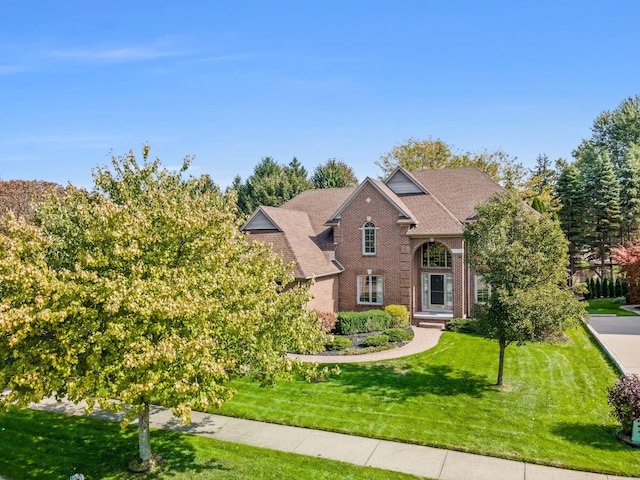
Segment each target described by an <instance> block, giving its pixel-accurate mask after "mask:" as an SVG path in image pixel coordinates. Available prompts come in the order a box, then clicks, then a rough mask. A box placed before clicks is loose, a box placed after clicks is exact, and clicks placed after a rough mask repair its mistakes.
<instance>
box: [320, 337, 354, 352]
mask: <svg viewBox="0 0 640 480" xmlns="http://www.w3.org/2000/svg"><path fill="white" fill-rule="evenodd" d="M350 346H351V340H349V339H348V338H345V337H334V336H333V335H332V336H330V337H327V340H326V341H325V342H324V348H325V350H327V351H330V352H333V351H338V350H344V349H345V348H349V347H350Z"/></svg>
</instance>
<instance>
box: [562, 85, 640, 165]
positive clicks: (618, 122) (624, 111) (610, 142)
mask: <svg viewBox="0 0 640 480" xmlns="http://www.w3.org/2000/svg"><path fill="white" fill-rule="evenodd" d="M632 144H636V145H640V95H636V96H634V97H627V98H626V99H624V100H623V101H622V102H621V103H620V105H618V107H617V108H616V109H615V110H613V111H608V110H606V111H604V112H602V113H601V114H600V115H598V117H597V118H596V119H595V120H594V121H593V125H592V127H591V138H590V139H585V140H583V141H582V143H581V144H580V146H579V147H578V148H577V149H576V150H575V151H574V152H573V155H574V157H576V158H580V157H582V156H584V155H585V154H588V152H592V151H596V152H601V151H607V152H609V154H610V155H611V156H612V158H613V161H614V163H615V164H616V166H619V165H620V164H621V163H622V162H623V161H624V155H625V153H626V151H627V149H628V148H629V147H630V146H631V145H632Z"/></svg>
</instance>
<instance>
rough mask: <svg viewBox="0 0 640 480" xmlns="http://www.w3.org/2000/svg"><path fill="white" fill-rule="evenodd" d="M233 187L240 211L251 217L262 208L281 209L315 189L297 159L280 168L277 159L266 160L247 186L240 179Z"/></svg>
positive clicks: (249, 179) (234, 182)
mask: <svg viewBox="0 0 640 480" xmlns="http://www.w3.org/2000/svg"><path fill="white" fill-rule="evenodd" d="M232 188H233V189H234V190H235V191H236V194H237V197H238V200H237V202H238V210H239V212H240V213H242V214H245V215H248V214H250V213H252V212H253V211H254V210H255V209H256V208H257V207H259V206H260V205H263V206H270V207H279V206H280V205H282V204H283V203H285V202H287V201H288V200H290V199H292V198H293V197H295V196H296V195H298V194H299V193H301V192H303V191H305V190H308V189H309V188H311V182H309V180H308V179H307V171H306V169H305V168H304V167H303V166H302V165H300V162H299V161H298V159H297V158H295V157H294V158H293V160H291V162H290V163H289V165H279V164H278V163H277V162H276V161H275V160H274V159H273V158H271V157H264V158H263V159H262V161H261V162H260V163H259V164H258V165H256V166H255V168H254V169H253V174H252V175H251V176H250V177H249V178H247V180H246V181H245V182H244V183H243V182H242V179H241V178H240V177H239V176H238V177H236V178H235V179H234V181H233V186H232Z"/></svg>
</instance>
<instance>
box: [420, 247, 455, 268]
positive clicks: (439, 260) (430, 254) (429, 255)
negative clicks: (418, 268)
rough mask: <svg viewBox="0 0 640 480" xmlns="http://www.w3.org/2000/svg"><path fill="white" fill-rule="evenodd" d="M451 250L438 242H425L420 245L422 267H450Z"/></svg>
mask: <svg viewBox="0 0 640 480" xmlns="http://www.w3.org/2000/svg"><path fill="white" fill-rule="evenodd" d="M451 266H452V265H451V252H450V251H449V249H448V248H447V247H445V246H444V245H443V244H441V243H438V242H429V243H425V244H424V245H423V246H422V267H423V268H450V267H451Z"/></svg>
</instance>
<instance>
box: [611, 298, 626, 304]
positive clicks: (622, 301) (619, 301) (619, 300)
mask: <svg viewBox="0 0 640 480" xmlns="http://www.w3.org/2000/svg"><path fill="white" fill-rule="evenodd" d="M611 303H613V304H615V305H625V304H626V303H627V299H626V298H624V297H616V298H614V299H613V300H611Z"/></svg>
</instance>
